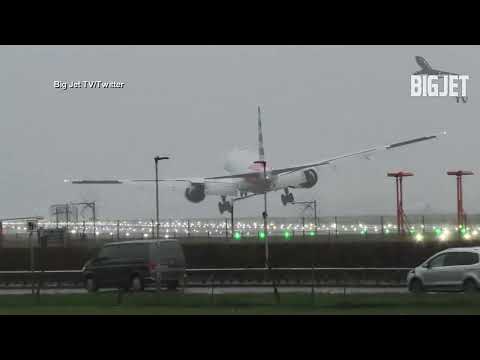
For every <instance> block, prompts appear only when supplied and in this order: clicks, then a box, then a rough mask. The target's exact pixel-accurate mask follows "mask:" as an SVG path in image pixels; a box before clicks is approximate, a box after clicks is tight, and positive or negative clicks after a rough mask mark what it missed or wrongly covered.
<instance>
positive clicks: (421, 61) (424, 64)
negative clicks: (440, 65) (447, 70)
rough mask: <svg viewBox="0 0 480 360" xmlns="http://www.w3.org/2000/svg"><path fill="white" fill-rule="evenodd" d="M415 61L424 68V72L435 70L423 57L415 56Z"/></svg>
mask: <svg viewBox="0 0 480 360" xmlns="http://www.w3.org/2000/svg"><path fill="white" fill-rule="evenodd" d="M415 61H416V62H417V64H418V66H420V67H421V68H422V71H429V70H433V69H432V67H431V66H430V64H429V63H428V61H427V60H425V58H423V57H421V56H415Z"/></svg>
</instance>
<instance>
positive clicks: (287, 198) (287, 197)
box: [280, 188, 295, 206]
mask: <svg viewBox="0 0 480 360" xmlns="http://www.w3.org/2000/svg"><path fill="white" fill-rule="evenodd" d="M284 190H285V194H282V196H281V197H280V198H281V199H282V204H283V206H285V205H287V204H289V203H293V202H294V201H295V199H294V198H293V194H292V193H291V192H290V191H288V188H285V189H284Z"/></svg>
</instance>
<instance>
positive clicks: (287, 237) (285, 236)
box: [283, 230, 292, 240]
mask: <svg viewBox="0 0 480 360" xmlns="http://www.w3.org/2000/svg"><path fill="white" fill-rule="evenodd" d="M291 236H292V234H291V233H290V231H288V230H286V231H284V232H283V237H284V238H285V240H288V239H290V237H291Z"/></svg>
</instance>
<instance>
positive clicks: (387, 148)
mask: <svg viewBox="0 0 480 360" xmlns="http://www.w3.org/2000/svg"><path fill="white" fill-rule="evenodd" d="M441 135H446V132H442V133H440V134H436V135H428V136H421V137H417V138H413V139H409V140H404V141H398V142H395V143H392V144H388V145H380V146H374V147H371V148H368V149H364V150H360V151H357V152H353V153H349V154H343V155H339V156H335V157H332V158H329V159H324V160H319V161H315V162H311V163H307V164H302V165H294V166H290V167H286V168H281V169H275V170H270V171H269V172H268V173H269V174H272V175H280V174H285V173H290V172H294V171H299V170H302V169H307V168H312V167H318V166H323V165H328V164H331V163H333V162H336V161H338V160H341V159H345V158H354V157H361V156H364V157H367V156H368V155H372V154H374V153H377V152H381V151H390V150H394V149H397V148H400V147H403V146H407V145H410V144H414V143H418V142H423V141H428V140H433V139H438V137H439V136H441ZM260 174H262V172H261V171H260V172H248V173H242V174H233V175H225V176H215V177H205V178H193V177H192V178H177V179H158V182H174V183H175V182H188V183H191V184H192V183H219V184H225V183H228V182H229V181H228V180H229V179H238V178H246V177H255V176H259V175H260ZM64 181H65V182H67V183H72V184H100V185H102V184H103V185H112V184H135V183H146V182H155V179H103V180H78V179H77V180H64Z"/></svg>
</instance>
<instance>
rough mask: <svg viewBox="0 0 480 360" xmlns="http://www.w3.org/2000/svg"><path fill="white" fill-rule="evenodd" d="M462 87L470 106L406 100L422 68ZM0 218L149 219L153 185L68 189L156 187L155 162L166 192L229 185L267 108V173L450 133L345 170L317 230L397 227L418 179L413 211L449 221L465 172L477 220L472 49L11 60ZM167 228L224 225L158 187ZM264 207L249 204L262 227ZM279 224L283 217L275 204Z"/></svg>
mask: <svg viewBox="0 0 480 360" xmlns="http://www.w3.org/2000/svg"><path fill="white" fill-rule="evenodd" d="M415 55H422V56H424V57H425V58H426V59H427V60H428V61H429V62H430V64H431V65H432V66H433V67H434V68H439V69H441V70H445V71H453V72H457V73H462V74H468V75H469V76H470V80H469V82H468V96H469V102H468V103H466V104H457V103H456V101H455V99H454V98H412V97H410V74H411V73H413V72H414V71H417V70H418V66H417V64H416V63H415V60H414V56H415ZM0 58H1V59H2V60H1V61H2V67H1V70H0V80H1V83H0V84H1V85H0V98H1V99H2V102H1V103H2V107H1V110H0V111H1V122H0V134H1V148H2V151H1V153H0V154H1V155H0V160H1V162H0V164H1V173H0V179H1V187H0V204H1V207H0V209H1V211H0V215H1V217H13V216H25V215H47V214H48V207H49V206H50V205H51V204H54V203H65V202H67V201H78V200H96V201H97V202H98V212H99V215H100V216H102V217H110V218H116V217H122V218H141V217H149V218H151V217H152V216H153V215H154V209H155V203H154V186H153V185H151V186H150V185H145V186H132V185H119V186H101V185H89V186H80V185H71V184H64V183H63V179H65V178H110V177H118V178H153V177H154V163H153V157H154V156H155V155H156V154H165V153H167V154H171V155H173V156H174V159H173V160H171V161H169V162H162V163H161V164H160V165H161V166H160V169H161V176H162V177H178V176H199V177H201V176H217V175H223V174H224V170H223V162H224V157H225V155H226V153H227V152H228V151H230V150H231V149H232V148H233V147H235V146H240V147H245V146H248V147H251V148H252V149H253V150H255V148H256V136H257V135H256V107H257V105H261V106H262V109H263V131H264V141H265V153H266V158H267V160H268V161H269V162H270V163H271V165H272V166H273V167H280V166H282V167H283V166H288V165H292V164H296V163H304V162H307V161H313V160H319V159H323V158H325V157H330V156H332V155H337V154H342V153H346V152H351V151H356V150H360V149H363V148H365V147H369V146H371V145H378V144H383V143H389V142H391V141H396V140H402V139H405V138H409V137H415V136H419V135H426V134H429V133H432V132H433V133H435V132H438V131H441V130H447V131H448V135H447V136H446V137H444V138H442V139H441V141H437V142H433V143H423V144H418V145H413V146H411V147H409V148H408V149H406V150H400V151H397V152H391V153H382V154H381V155H377V156H376V157H374V159H373V160H371V161H367V160H345V161H343V162H341V163H338V165H337V167H336V169H332V168H329V167H325V168H322V169H320V170H319V182H318V183H317V185H316V186H315V187H314V188H312V189H305V190H296V191H294V193H295V196H296V199H297V200H310V199H317V200H318V201H319V209H320V210H319V212H320V215H332V214H338V215H342V214H370V213H393V212H394V205H395V202H394V200H395V198H394V184H393V179H389V178H386V172H387V171H391V170H399V169H402V170H409V171H413V172H414V173H415V177H414V178H409V179H407V180H406V194H405V197H406V199H405V208H406V210H407V212H408V211H410V212H414V211H415V212H421V211H422V210H423V209H424V208H425V207H426V206H427V205H428V206H430V208H431V210H430V211H434V212H454V211H455V184H454V179H453V178H452V177H448V176H447V175H446V174H445V172H446V171H447V170H449V169H457V168H465V169H470V170H473V171H476V172H477V173H478V175H477V176H472V177H469V178H467V179H466V181H465V186H464V192H465V197H466V199H465V209H466V211H467V212H468V213H474V212H480V194H479V192H478V188H479V185H480V166H479V160H478V147H479V145H478V139H479V138H480V126H479V125H478V121H479V118H478V110H479V106H480V101H478V85H477V83H476V79H477V73H478V72H479V68H478V64H479V63H480V48H479V47H478V46H2V47H0ZM54 80H64V81H81V80H103V81H121V82H124V83H125V84H126V85H125V88H123V89H70V90H67V91H63V90H61V89H55V88H54V86H53V81H54ZM160 198H161V206H160V212H161V217H171V218H175V217H213V216H218V215H219V213H218V209H217V202H218V200H219V199H218V197H210V198H208V197H207V199H206V200H205V201H203V202H201V203H199V204H193V203H190V202H188V201H187V200H186V199H185V197H184V189H176V190H172V189H169V188H167V187H165V186H161V192H160ZM261 204H262V199H252V200H247V201H243V202H241V203H240V204H239V205H238V206H237V207H236V212H237V214H238V215H239V216H255V215H257V213H258V211H259V210H258V209H259V208H260V207H261ZM269 204H270V211H269V215H270V216H288V215H296V214H298V213H299V211H298V209H295V208H292V207H290V206H289V207H283V206H282V205H281V201H280V192H278V193H272V194H270V195H269Z"/></svg>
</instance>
